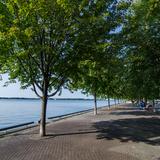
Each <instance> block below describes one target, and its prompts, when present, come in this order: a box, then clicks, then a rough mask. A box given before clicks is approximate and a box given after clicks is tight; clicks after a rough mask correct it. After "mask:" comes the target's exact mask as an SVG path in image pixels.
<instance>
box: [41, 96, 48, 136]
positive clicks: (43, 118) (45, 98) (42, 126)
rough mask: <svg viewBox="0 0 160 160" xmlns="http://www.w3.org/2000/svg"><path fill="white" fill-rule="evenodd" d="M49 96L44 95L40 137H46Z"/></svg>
mask: <svg viewBox="0 0 160 160" xmlns="http://www.w3.org/2000/svg"><path fill="white" fill-rule="evenodd" d="M47 101H48V97H47V94H44V96H43V97H42V112H41V121H40V136H41V137H43V136H45V135H46V109H47Z"/></svg>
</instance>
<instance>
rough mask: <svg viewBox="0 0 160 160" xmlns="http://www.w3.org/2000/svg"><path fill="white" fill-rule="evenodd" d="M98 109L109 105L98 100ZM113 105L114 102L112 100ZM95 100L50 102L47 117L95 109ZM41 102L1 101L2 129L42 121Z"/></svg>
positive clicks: (0, 125) (0, 116)
mask: <svg viewBox="0 0 160 160" xmlns="http://www.w3.org/2000/svg"><path fill="white" fill-rule="evenodd" d="M97 103H98V107H101V106H106V105H108V103H107V101H105V100H98V101H97ZM111 104H113V101H112V100H111ZM93 106H94V102H93V100H60V99H58V100H49V101H48V107H47V117H52V116H58V115H63V114H67V113H72V112H77V111H82V110H86V109H90V108H93ZM40 113H41V101H40V100H38V99H0V128H4V127H9V126H13V125H17V124H21V123H27V122H31V121H34V122H37V121H38V120H39V119H40Z"/></svg>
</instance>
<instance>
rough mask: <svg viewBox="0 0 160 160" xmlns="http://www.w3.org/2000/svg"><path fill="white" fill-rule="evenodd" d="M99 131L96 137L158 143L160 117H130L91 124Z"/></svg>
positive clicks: (159, 140)
mask: <svg viewBox="0 0 160 160" xmlns="http://www.w3.org/2000/svg"><path fill="white" fill-rule="evenodd" d="M93 126H94V127H95V128H96V129H97V130H99V131H100V133H98V134H97V139H106V140H113V139H119V140H120V141H121V142H128V141H133V142H144V143H148V144H152V145H160V119H159V118H153V117H152V118H134V119H133V118H130V119H121V120H113V121H100V122H96V123H94V124H93Z"/></svg>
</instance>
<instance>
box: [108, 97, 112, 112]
mask: <svg viewBox="0 0 160 160" xmlns="http://www.w3.org/2000/svg"><path fill="white" fill-rule="evenodd" d="M110 107H111V103H110V98H109V96H108V108H109V109H110Z"/></svg>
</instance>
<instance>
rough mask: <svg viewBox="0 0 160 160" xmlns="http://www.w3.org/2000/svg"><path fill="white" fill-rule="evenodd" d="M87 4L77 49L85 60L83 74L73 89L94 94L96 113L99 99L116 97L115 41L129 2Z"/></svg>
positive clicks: (79, 31) (80, 20)
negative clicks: (114, 95)
mask: <svg viewBox="0 0 160 160" xmlns="http://www.w3.org/2000/svg"><path fill="white" fill-rule="evenodd" d="M84 2H85V3H83V5H82V10H81V17H80V18H79V22H80V23H79V24H78V27H77V28H78V32H77V36H76V39H75V42H74V50H76V51H77V52H80V53H81V56H82V59H81V61H80V65H79V70H80V72H78V75H77V76H75V77H74V78H73V82H72V83H73V86H74V87H73V88H76V89H77V88H81V89H82V90H83V91H85V93H86V94H91V95H94V99H95V100H94V101H95V107H94V113H95V114H96V113H97V107H96V106H97V105H96V97H97V96H98V97H105V96H104V95H106V94H107V95H108V96H113V94H112V93H111V92H112V88H113V87H112V84H113V83H112V81H113V78H114V77H116V76H115V75H114V74H115V70H116V68H117V66H118V65H117V64H116V63H117V61H118V56H117V54H116V52H114V51H115V48H116V47H115V46H114V43H113V39H114V36H115V33H116V30H117V28H118V27H120V26H121V23H122V20H123V15H124V13H125V10H126V8H127V5H126V4H127V3H126V2H125V1H119V2H117V1H113V0H109V1H103V0H100V1H84ZM114 67H115V68H114ZM113 70H114V72H113ZM77 77H79V78H78V80H77ZM113 90H114V91H115V89H113ZM106 92H107V93H106Z"/></svg>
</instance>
